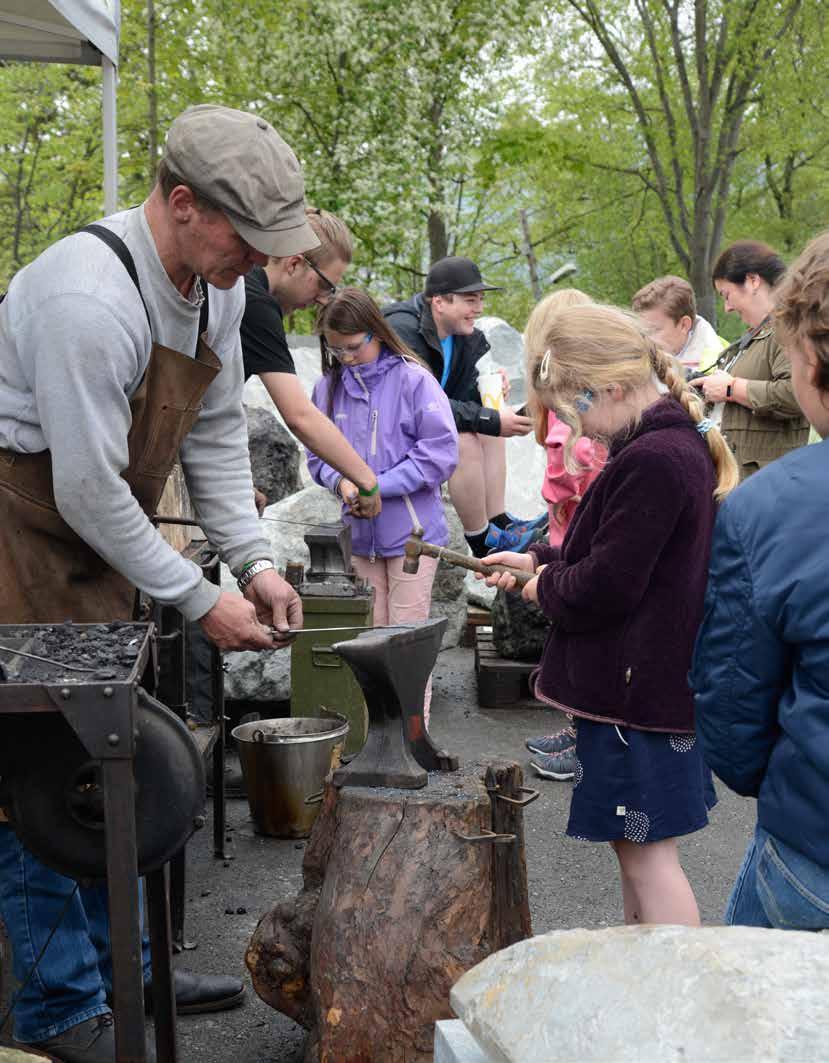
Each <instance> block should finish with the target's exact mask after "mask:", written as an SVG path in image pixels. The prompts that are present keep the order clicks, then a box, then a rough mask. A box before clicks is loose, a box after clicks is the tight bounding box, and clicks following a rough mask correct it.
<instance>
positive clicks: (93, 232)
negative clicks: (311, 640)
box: [0, 105, 318, 1063]
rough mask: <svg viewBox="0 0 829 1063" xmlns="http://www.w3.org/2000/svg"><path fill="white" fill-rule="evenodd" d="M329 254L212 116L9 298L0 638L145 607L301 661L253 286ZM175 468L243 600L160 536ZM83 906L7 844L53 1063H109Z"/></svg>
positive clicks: (0, 309)
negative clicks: (249, 376) (259, 494)
mask: <svg viewBox="0 0 829 1063" xmlns="http://www.w3.org/2000/svg"><path fill="white" fill-rule="evenodd" d="M317 243H318V241H317V238H316V236H314V234H313V232H312V231H311V229H310V228H309V226H308V223H307V221H306V216H305V201H304V188H303V180H302V173H301V170H300V167H299V164H298V162H297V160H296V158H295V156H294V154H293V152H292V151H291V149H290V148H289V147H288V145H287V144H286V143H285V142H284V141H283V140H282V138H281V137H280V136H279V134H278V133H277V132H276V130H275V129H274V128H273V127H272V126H270V125H269V124H268V123H267V122H266V121H265V120H264V119H262V118H259V117H258V116H256V115H253V114H248V113H244V112H241V111H235V110H231V109H229V108H226V107H218V106H212V105H202V106H198V107H191V108H189V109H188V110H186V111H184V113H183V114H181V115H179V117H178V118H177V119H176V120H175V121H174V122H173V124H172V126H171V127H170V130H169V135H168V137H167V142H166V147H165V151H164V157H163V160H162V162H161V164H160V168H159V174H158V179H157V182H156V184H155V186H154V187H153V190H152V192H151V193H150V195H149V196H148V198H147V199H146V200H145V202H144V203H142V204H141V205H140V206H139V207H135V208H133V209H132V210H127V211H123V212H121V213H119V214H115V215H112V216H111V217H108V218H104V219H103V221H101V222H100V223H98V225H96V226H93V227H91V229H87V230H81V231H80V232H78V233H75V234H73V235H72V236H68V237H66V238H64V239H63V240H60V241H58V243H56V244H54V245H52V246H51V247H49V248H48V249H47V250H46V251H44V252H43V253H42V254H41V255H40V256H39V257H38V258H37V259H35V261H34V262H32V263H31V264H30V265H28V266H26V267H25V268H24V269H22V270H21V271H20V272H19V273H18V274H17V275H16V276H15V277H14V278H13V280H12V282H11V284H10V286H9V290H8V294H7V296H6V298H5V299H4V301H3V302H2V305H0V588H2V590H0V623H6V624H8V623H50V622H60V621H64V620H73V621H78V622H96V621H113V620H117V619H129V618H130V617H131V615H132V608H133V601H134V594H135V589H136V588H138V589H139V590H141V591H143V592H145V593H146V594H148V595H150V596H151V597H152V598H153V599H155V601H157V602H159V603H162V604H165V605H170V606H174V607H175V608H176V609H178V610H180V612H181V613H182V614H183V615H184V616H185V617H186V618H187V619H188V620H190V621H198V622H199V623H200V624H201V626H202V628H203V630H204V632H205V634H206V635H207V637H208V638H210V639H211V640H212V641H213V642H214V643H215V644H216V645H217V646H218V647H219V648H220V649H223V650H231V649H232V650H266V649H273V648H275V647H279V646H282V645H285V644H286V642H287V640H288V635H287V631H288V629H289V628H294V627H298V626H300V625H301V623H302V609H301V606H300V602H299V599H298V597H297V596H296V593H295V592H294V591H293V589H292V588H291V587H290V586H289V585H288V584H287V583H286V582H285V581H284V580H282V579H281V578H280V577H279V575H278V574H277V573H276V571H275V569H274V565H273V559H272V556H271V550H270V546H269V543H268V541H267V540H266V539H265V538H263V536H262V533H261V531H260V524H259V521H258V519H257V513H256V508H255V505H254V496H253V485H252V483H251V476H250V465H249V458H248V442H247V428H246V421H245V415H244V411H243V408H242V384H243V368H242V353H241V346H240V340H239V323H240V321H241V318H242V313H243V311H244V307H245V290H244V284H243V281H242V277H243V276H244V275H245V274H246V273H247V272H248V270H250V269H251V268H252V267H253V266H255V265H264V264H265V263H266V262H267V261H268V258H269V256H272V255H291V254H301V253H302V252H304V251H308V250H310V249H312V248H313V247H315V246H316V245H317ZM177 457H178V458H179V459H180V461H181V465H182V468H183V471H184V475H185V479H186V482H187V486H188V490H189V493H190V497H191V499H192V502H193V505H194V507H195V511H196V514H197V517H198V520H199V524H200V526H201V527H202V528H203V529H204V531H205V533H206V534H207V536H208V538H209V540H210V542H211V543H212V544H214V545H215V546H216V547H217V549H218V550H219V551H220V553H221V555H222V559H223V560H224V561H225V562H226V563H227V564H228V565H229V567H230V568H231V570H232V571H233V573H234V574H235V575H236V577H237V579H238V582H239V587H240V590H241V591H242V593H241V594H236V593H227V592H222V591H221V590H220V589H219V588H218V587H216V586H214V585H213V584H211V583H209V582H207V581H206V580H205V579H204V578H203V576H202V572H201V570H200V569H199V568H198V567H197V566H196V565H195V564H194V563H192V562H191V561H188V560H186V559H185V558H184V557H182V555H181V554H179V553H178V552H177V551H176V550H174V549H173V548H172V547H171V546H170V545H168V543H166V542H165V540H164V539H163V538H162V537H161V536H160V535H159V533H158V531H157V529H156V527H155V526H154V525H153V523H152V519H151V518H152V516H153V515H154V513H155V509H156V505H157V504H158V501H159V498H160V495H161V491H162V489H163V487H164V483H165V481H166V479H167V477H168V475H169V473H170V471H171V469H172V466H173V463H174V461H175V460H176V458H177ZM273 631H275V632H276V634H274V633H273ZM74 886H75V883H74V882H71V881H70V880H69V879H67V878H65V877H63V876H61V875H58V874H57V873H55V872H53V871H51V870H50V869H48V868H46V867H44V866H43V865H42V864H41V863H40V862H39V861H38V860H37V859H36V858H35V857H34V856H33V855H32V854H31V853H29V852H28V851H27V850H25V849H24V848H23V846H22V845H21V843H20V842H19V841H18V839H17V837H16V836H15V834H14V833H13V832H12V830H11V829H10V828H9V827H8V826H7V825H6V824H5V823H0V915H1V916H2V919H3V921H4V923H5V925H6V929H7V932H8V935H9V938H10V941H11V944H12V949H13V953H14V961H15V969H16V972H17V973H18V975H20V976H23V975H25V974H26V973H28V972H29V970H30V968H31V967H32V965H33V964H34V962H35V959H36V958H37V955H38V952H39V950H40V948H41V946H42V945H43V943H44V941H45V940H46V936H47V934H48V932H49V930H50V929H51V928H52V927H53V926H54V925H55V924H56V923H57V924H58V929H57V931H56V933H55V935H54V938H53V939H52V941H51V942H50V944H49V946H48V948H47V949H46V951H45V953H44V954H43V957H42V959H41V960H40V962H39V964H38V967H37V971H36V974H35V976H34V977H32V978H30V979H29V981H28V982H27V984H26V985H25V986H24V987H23V989H22V991H21V993H20V995H19V997H18V999H17V1003H16V1005H15V1036H16V1038H17V1039H18V1040H20V1041H23V1042H27V1043H29V1044H32V1045H36V1046H37V1047H38V1048H40V1049H42V1050H43V1051H46V1052H47V1053H49V1054H50V1055H52V1056H53V1057H54V1058H57V1059H61V1060H68V1061H75V1060H79V1061H95V1063H99V1061H110V1060H111V1061H113V1063H114V1061H115V1044H114V1037H113V1030H112V1022H111V1019H110V1017H109V1015H110V1011H109V1007H108V1005H107V1002H106V998H107V990H108V989H109V986H108V985H107V984H105V982H104V980H103V978H102V972H104V971H107V970H108V969H109V965H108V963H107V961H106V957H105V955H104V954H103V952H102V951H100V950H102V949H103V948H104V945H103V943H104V942H105V941H106V939H107V936H108V935H107V933H106V925H105V924H106V906H105V904H101V903H100V898H99V897H97V896H94V895H93V893H92V892H91V891H89V890H88V889H87V888H86V887H82V888H81V889H80V890H79V891H78V892H77V893H74V894H73V889H74ZM65 906H66V907H65ZM64 907H65V911H64ZM62 911H63V912H64V914H63V917H62V919H59V916H60V913H61V912H62ZM102 921H103V923H102ZM145 976H146V978H147V979H148V980H149V977H150V972H149V967H148V966H145ZM175 989H176V1000H177V1005H178V1007H179V1010H186V1011H199V1010H217V1009H219V1008H221V1007H228V1006H231V1005H232V1004H234V1003H238V1002H240V1001H241V998H242V995H243V992H244V989H243V986H242V983H241V982H240V981H238V980H237V979H234V978H220V977H219V978H207V977H199V976H196V975H191V974H186V973H185V972H176V984H175ZM148 1058H149V1057H148Z"/></svg>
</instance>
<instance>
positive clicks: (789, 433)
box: [719, 326, 809, 480]
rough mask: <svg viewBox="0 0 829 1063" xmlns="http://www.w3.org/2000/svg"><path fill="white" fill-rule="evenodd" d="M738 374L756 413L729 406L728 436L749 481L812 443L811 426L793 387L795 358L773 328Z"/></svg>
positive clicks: (741, 361) (744, 355)
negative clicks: (772, 463)
mask: <svg viewBox="0 0 829 1063" xmlns="http://www.w3.org/2000/svg"><path fill="white" fill-rule="evenodd" d="M736 352H737V344H733V345H732V347H730V348H728V349H727V350H725V351H723V353H722V355H721V357H720V360H719V364H720V365H728V362H729V357H730V356H733V355H734V354H736ZM729 372H730V373H731V375H732V376H735V377H741V378H742V379H744V380H747V381H748V388H747V391H748V399H749V402H750V403H751V409H749V408H748V407H747V406H743V405H742V404H741V403H739V402H727V403H726V404H725V408H724V409H723V414H722V432H723V435H724V436H725V437H726V439H727V440H728V442H729V444H730V445H731V449H732V450H733V451H734V456H735V457H736V459H737V464H738V465H739V466H740V478H741V479H743V480H744V479H745V478H746V477H747V476H750V475H751V474H752V473H753V472H757V470H758V469H761V468H762V467H763V466H764V465H768V463H769V462H770V461H774V460H775V458H779V457H782V455H783V454H786V453H788V451H790V450H794V449H795V448H796V447H802V446H803V445H804V444H805V443H806V442H807V440H808V439H809V422H808V421H807V420H806V418H805V417H804V416H803V413H802V412H801V409H800V407H799V406H798V404H797V399H796V398H795V397H794V391H793V389H792V371H791V367H790V366H789V360H788V358H787V357H786V356H785V354H784V353H783V350H782V348H781V346H780V344H779V343H778V342H777V340H776V339H775V336H774V330H773V329H772V328H771V327H770V326H766V327H765V328H761V329H760V331H759V332H758V333H757V335H756V336H754V338H753V339H751V340H750V341H749V343H747V344H746V346H745V347H744V348H743V350H742V352H741V353H740V354H739V355H738V356H737V359H736V361H734V363H733V364H732V365H730V367H729Z"/></svg>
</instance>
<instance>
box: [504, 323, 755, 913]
mask: <svg viewBox="0 0 829 1063" xmlns="http://www.w3.org/2000/svg"><path fill="white" fill-rule="evenodd" d="M529 383H530V386H531V388H532V390H533V391H534V393H535V395H536V396H537V398H538V399H539V401H540V402H541V403H543V404H544V405H545V406H546V407H547V408H548V409H551V410H554V411H555V413H556V415H557V416H558V418H559V419H560V420H561V421H563V422H564V423H565V424H568V425H569V426H570V427H571V428H572V433H571V435H570V438H569V439H568V441H567V444H566V446H565V462H567V463H570V465H571V466H572V462H573V454H574V450H575V448H576V447H577V445H578V441H579V439H580V438H581V437H582V435H588V436H590V437H591V438H593V439H600V440H603V441H604V442H606V444H607V447H608V452H609V453H608V460H607V463H606V465H605V468H604V471H603V472H602V475H601V476H600V477H599V478H598V479H597V480H596V481H595V482H594V483H593V484H592V485H591V486H590V487H589V488H588V490H587V492H586V494H585V496H584V499H583V501H582V502H581V504H580V506H579V507H578V509H577V510H576V514H575V517H574V519H573V522H572V524H571V525H570V527H569V529H568V531H567V534H566V536H565V538H564V542H563V543H562V545H561V548H560V549H556V548H554V547H551V546H547V545H542V544H540V543H539V544H536V545H535V546H533V547H531V552H530V553H529V554H513V553H499V554H491V555H489V557H487V558H485V559H484V560H485V562H487V563H495V562H498V561H500V562H502V563H507V564H509V565H512V566H516V567H523V568H525V569H527V570H529V571H534V572H535V573H536V576H535V578H534V579H532V580H530V582H529V583H528V584H527V585H526V587H525V588H524V590H523V592H522V593H523V596H524V597H525V598H526V599H528V600H530V601H534V602H537V603H538V605H539V606H540V607H541V609H542V611H543V612H544V614H545V615H546V616H547V617H548V618H549V620H550V623H551V630H550V634H549V636H548V638H547V644H546V646H545V650H544V655H543V657H542V661H541V665H540V667H539V669H538V672H537V673H536V677H535V692H536V695H537V697H538V698H540V699H541V700H542V701H546V702H548V703H549V704H551V705H553V706H555V707H556V708H559V709H561V710H562V711H564V712H569V713H573V715H574V716H576V717H578V728H577V740H576V756H577V765H576V773H575V777H574V788H573V797H572V802H571V805H570V818H569V821H568V824H567V833H568V834H569V835H570V836H571V837H574V838H580V839H584V840H588V841H596V842H599V841H607V842H610V844H611V845H612V846H613V848H614V850H615V852H616V856H617V858H618V861H619V868H620V873H621V882H622V897H623V901H624V912H625V922H627V923H638V922H642V923H683V924H687V925H692V926H693V925H699V912H698V910H697V905H696V901H695V899H694V894H693V892H692V890H691V887H690V885H689V883H688V880H687V879H686V877H685V874H684V872H683V870H682V867H681V865H680V863H679V857H678V854H677V846H676V839H677V837H678V836H680V835H683V834H690V833H691V832H692V831H696V830H699V829H700V828H701V827H704V826H705V825H706V824H707V822H708V814H707V813H708V809H709V808H711V807H712V805H713V803H714V801H715V800H716V797H715V795H714V792H713V786H712V785H711V779H710V773H709V772H708V771H707V769H706V768H705V766H704V764H703V761H702V758H701V756H700V753H699V749H698V747H697V744H696V739H695V735H694V710H693V700H692V696H691V691H690V689H689V687H688V683H687V678H686V677H687V673H688V668H689V665H690V661H691V652H692V649H693V645H694V638H695V635H696V631H697V628H698V626H699V624H700V621H701V619H702V607H703V597H704V593H705V586H706V578H707V570H708V557H709V550H710V541H711V532H712V528H713V523H714V516H715V509H716V502H717V501H718V500H719V499H721V498H723V497H724V496H725V495H726V494H727V493H728V492H729V491H730V490H732V488H734V487H735V486H736V484H737V479H738V476H737V467H736V464H735V462H734V458H733V456H732V454H731V451H730V450H729V448H728V446H727V444H726V442H725V440H724V439H723V437H722V436H721V435H720V433H719V431H718V430H717V428H716V427H715V426H714V425H713V424H712V423H711V422H710V421H708V420H706V419H705V418H704V416H703V409H702V406H701V404H700V402H699V400H698V399H697V398H696V396H695V394H694V393H693V392H692V391H691V389H689V387H688V385H687V384H686V383H685V381H684V379H683V378H682V376H681V375H680V374H679V373H678V372H676V371H675V370H674V367H673V362H672V360H671V358H670V357H669V356H668V355H667V354H665V353H664V352H662V351H660V350H659V349H658V348H657V347H656V346H655V344H654V343H653V341H652V340H651V339H650V338H649V336H648V335H647V333H646V332H645V331H644V329H643V327H642V326H641V325H640V323H639V321H638V320H637V319H636V318H635V317H634V316H632V315H630V314H628V313H626V312H625V311H622V310H618V309H616V308H615V307H608V306H597V305H592V306H575V307H572V308H570V309H567V310H564V311H563V312H562V313H561V314H558V315H556V316H555V318H554V319H553V321H552V322H551V324H550V328H549V331H548V334H547V345H546V352H545V354H544V357H543V358H542V359H541V361H540V362H538V363H537V364H536V365H535V366H534V367H533V368H532V371H531V376H530V381H529ZM571 471H573V472H575V471H577V470H576V469H575V467H572V468H571ZM487 582H489V583H491V584H497V585H499V586H502V587H504V588H506V589H510V588H511V587H512V586H514V580H513V578H512V577H511V576H508V575H502V576H490V577H489V578H488V580H487Z"/></svg>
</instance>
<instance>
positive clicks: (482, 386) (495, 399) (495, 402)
mask: <svg viewBox="0 0 829 1063" xmlns="http://www.w3.org/2000/svg"><path fill="white" fill-rule="evenodd" d="M478 391H479V392H480V395H481V404H482V405H483V406H488V407H489V409H491V410H500V409H501V408H502V407H503V405H504V378H503V377H502V376H501V374H500V373H482V374H481V375H480V376H479V377H478Z"/></svg>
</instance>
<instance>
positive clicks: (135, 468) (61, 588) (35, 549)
mask: <svg viewBox="0 0 829 1063" xmlns="http://www.w3.org/2000/svg"><path fill="white" fill-rule="evenodd" d="M88 231H91V232H92V233H93V234H94V235H96V236H98V237H99V238H100V239H102V240H104V242H105V243H107V244H108V245H109V246H110V247H111V248H112V250H113V251H114V252H115V253H116V254H117V255H118V257H119V258H120V259H121V262H122V263H123V265H124V267H125V269H126V270H127V272H128V273H129V274H130V276H131V278H132V280H133V282H134V284H135V286H136V288H138V293H139V295H140V294H141V289H140V287H139V285H138V276H137V273H136V272H135V265H134V263H133V261H132V256H131V255H130V253H129V251H128V250H127V248H126V246H125V245H124V244H123V242H122V241H121V240H120V239H119V238H118V237H115V236H114V234H113V233H112V232H111V231H110V230H108V229H105V228H104V227H103V226H89V227H88ZM206 293H207V288H206V285H205V302H204V304H203V305H202V313H201V318H200V321H199V339H198V344H197V349H196V356H195V358H193V357H190V356H188V355H186V354H182V353H181V352H180V351H174V350H172V349H171V348H169V347H162V346H161V345H160V344H157V343H153V346H152V350H151V352H150V360H149V364H148V365H147V370H146V372H145V374H144V378H143V380H142V381H141V384H140V385H139V387H138V390H137V391H136V392H135V394H134V395H133V397H132V399H131V401H130V410H131V412H132V425H131V427H130V430H129V435H128V437H127V438H128V443H129V465H128V466H127V468H126V469H125V470H124V471H123V472H122V473H121V475H122V477H123V478H124V480H126V482H127V483H128V484H129V487H130V491H131V492H132V494H133V497H134V498H135V499H136V500H137V501H138V504H139V505H140V506H141V508H142V509H143V510H144V512H145V513H146V514H147V515H148V516H150V517H151V516H153V515H154V514H155V508H156V506H157V505H158V502H159V499H160V498H161V492H162V491H163V490H164V484H165V483H166V481H167V478H168V476H169V475H170V472H171V471H172V468H173V465H174V463H175V460H176V457H177V455H178V451H179V447H180V446H181V442H182V440H183V439H184V438H185V436H186V435H187V433H188V432H189V431H190V429H191V428H192V427H193V425H194V424H195V422H196V420H197V418H198V415H199V411H200V410H201V400H202V398H203V396H204V394H205V392H206V391H207V388H208V387H209V385H210V383H211V381H212V380H213V379H214V377H215V376H216V374H217V373H218V372H219V370H220V369H221V366H222V363H221V361H220V360H219V358H218V357H217V356H216V355H215V354H214V353H213V351H212V350H210V348H209V347H208V346H207V342H206V336H207V331H206V330H207V294H206ZM142 302H143V296H142ZM144 309H145V310H146V305H145V307H144ZM147 320H148V321H149V313H148V314H147ZM113 546H114V548H115V549H117V543H116V544H113ZM134 601H135V588H134V587H133V586H132V585H131V584H130V583H129V582H128V581H127V580H126V579H125V578H124V577H123V576H121V575H120V574H119V573H118V572H116V571H115V570H114V569H113V568H111V567H110V566H109V565H108V564H107V562H106V561H104V560H103V558H101V557H100V556H99V555H98V554H97V553H96V552H95V551H94V550H93V549H92V548H91V547H90V546H88V545H87V544H86V543H85V542H84V540H83V539H81V538H80V537H79V536H78V535H77V534H76V533H75V532H74V531H73V530H72V529H71V528H70V527H69V525H68V524H67V523H66V522H65V521H64V519H63V518H62V517H61V515H60V513H59V512H58V510H57V507H56V505H55V496H54V491H53V487H52V460H51V454H50V452H49V451H48V450H46V451H43V452H41V453H39V454H20V453H16V452H14V451H10V450H4V449H2V448H0V623H3V624H33V623H60V622H62V621H64V620H74V621H77V622H106V621H111V620H128V619H130V618H131V617H132V614H133V605H134Z"/></svg>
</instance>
